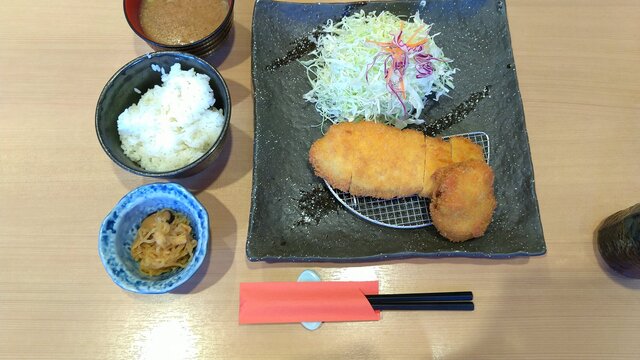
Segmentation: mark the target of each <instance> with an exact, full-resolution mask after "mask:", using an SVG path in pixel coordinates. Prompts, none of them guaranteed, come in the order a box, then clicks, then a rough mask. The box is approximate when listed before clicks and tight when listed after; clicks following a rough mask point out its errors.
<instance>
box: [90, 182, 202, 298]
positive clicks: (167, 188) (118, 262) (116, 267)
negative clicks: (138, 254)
mask: <svg viewBox="0 0 640 360" xmlns="http://www.w3.org/2000/svg"><path fill="white" fill-rule="evenodd" d="M162 209H171V210H174V211H176V212H180V213H182V214H184V215H185V216H186V217H187V218H188V219H189V222H190V223H191V227H192V229H193V236H194V238H195V239H196V241H197V242H198V246H197V247H196V249H195V252H194V254H193V258H192V259H191V261H190V262H189V264H188V265H187V266H186V267H185V268H184V269H177V270H173V271H171V272H168V273H164V274H161V275H158V276H149V275H145V274H143V273H142V272H140V270H139V267H138V263H137V262H136V261H135V260H134V259H133V257H132V256H131V244H132V243H133V240H134V238H135V236H136V233H137V232H138V229H139V227H140V223H142V220H144V219H145V218H146V217H147V216H149V215H150V214H152V213H154V212H156V211H158V210H162ZM208 242H209V215H208V214H207V210H206V209H205V208H204V207H203V206H202V204H201V203H200V202H199V201H198V200H197V199H196V198H195V197H194V196H193V195H192V194H191V193H190V192H189V191H188V190H187V189H185V188H184V187H182V186H180V185H178V184H176V183H157V184H149V185H143V186H140V187H138V188H136V189H134V190H132V191H131V192H129V193H128V194H127V195H125V196H124V197H123V198H122V199H121V200H120V201H119V202H118V203H117V204H116V206H115V207H114V208H113V210H111V212H110V213H109V214H108V215H107V217H106V218H105V219H104V221H103V222H102V225H101V226H100V238H99V240H98V252H99V254H100V259H101V260H102V264H103V265H104V268H105V269H106V270H107V273H108V274H109V276H111V279H112V280H113V282H115V283H116V284H117V285H118V286H120V287H121V288H123V289H125V290H129V291H133V292H137V293H142V294H160V293H165V292H168V291H171V290H173V289H175V288H176V287H178V286H180V285H181V284H183V283H184V282H185V281H187V280H188V279H189V278H190V277H191V276H192V275H193V274H194V273H195V272H196V270H198V268H199V267H200V265H202V261H203V260H204V257H205V255H206V253H207V244H208Z"/></svg>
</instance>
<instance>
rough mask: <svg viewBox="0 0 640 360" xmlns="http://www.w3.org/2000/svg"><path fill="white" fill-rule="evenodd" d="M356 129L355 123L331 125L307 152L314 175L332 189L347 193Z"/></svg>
mask: <svg viewBox="0 0 640 360" xmlns="http://www.w3.org/2000/svg"><path fill="white" fill-rule="evenodd" d="M357 128H358V126H357V125H356V124H355V123H349V122H343V123H340V124H337V125H333V126H331V127H330V128H329V131H327V133H326V134H325V135H324V136H323V137H321V138H320V139H318V140H317V141H316V142H314V143H313V145H311V149H310V150H309V162H310V163H311V165H312V166H313V169H314V171H315V173H316V175H318V176H320V177H321V178H323V179H326V180H327V181H328V182H329V184H331V186H333V187H334V188H336V189H340V190H342V191H347V192H348V191H349V188H350V186H351V174H352V173H353V164H354V159H353V158H354V154H355V153H356V146H357V144H356V143H355V141H354V139H355V138H356V137H357V136H356V135H355V133H356V131H357Z"/></svg>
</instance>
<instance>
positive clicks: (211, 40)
mask: <svg viewBox="0 0 640 360" xmlns="http://www.w3.org/2000/svg"><path fill="white" fill-rule="evenodd" d="M227 1H228V2H229V10H228V12H227V14H226V17H225V18H224V20H223V21H222V24H220V25H219V26H218V28H216V29H215V30H213V32H211V33H210V34H209V35H207V36H205V37H204V38H202V39H199V40H197V41H194V42H193V43H191V44H186V45H170V44H162V43H159V42H156V41H154V40H151V39H150V38H149V37H148V36H147V35H146V34H145V32H144V30H143V29H142V25H141V24H140V4H141V3H142V0H124V1H123V8H124V16H125V17H126V19H127V22H128V23H129V26H130V27H131V30H133V32H134V33H136V35H138V36H139V37H140V38H141V39H142V40H144V41H145V42H146V43H147V44H148V45H149V46H150V47H151V48H152V49H154V50H156V51H184V52H188V53H190V54H193V55H196V56H202V57H206V56H207V55H209V54H211V53H213V52H214V51H215V50H216V49H217V48H218V47H219V46H220V45H221V44H222V42H223V41H224V40H225V39H226V38H227V35H229V32H230V31H231V27H232V26H233V5H234V2H235V1H234V0H227ZM167 16H171V14H167Z"/></svg>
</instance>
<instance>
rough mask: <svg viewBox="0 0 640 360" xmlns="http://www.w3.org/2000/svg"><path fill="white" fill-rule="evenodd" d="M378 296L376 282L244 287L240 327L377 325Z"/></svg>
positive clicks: (241, 295)
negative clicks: (320, 323) (372, 297)
mask: <svg viewBox="0 0 640 360" xmlns="http://www.w3.org/2000/svg"><path fill="white" fill-rule="evenodd" d="M376 294H378V282H377V281H322V282H261V283H241V284H240V317H239V319H240V324H265V323H297V322H311V321H325V322H328V321H377V320H380V312H379V311H376V310H374V309H373V307H372V305H371V303H369V301H368V300H367V298H366V296H365V295H376Z"/></svg>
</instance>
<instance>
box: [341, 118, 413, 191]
mask: <svg viewBox="0 0 640 360" xmlns="http://www.w3.org/2000/svg"><path fill="white" fill-rule="evenodd" d="M359 124H360V126H359V127H358V133H357V137H356V138H355V139H353V140H354V145H355V150H356V151H355V154H354V157H353V162H354V163H353V173H352V177H351V187H350V189H349V192H350V193H351V194H352V195H355V196H373V197H376V198H380V199H392V198H396V197H403V196H411V195H415V194H417V193H418V192H420V191H421V190H422V187H423V184H422V177H423V174H424V157H425V139H424V135H423V134H422V133H421V132H418V131H415V130H400V129H397V128H395V127H391V126H387V125H384V124H378V123H373V122H361V123H359Z"/></svg>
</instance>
